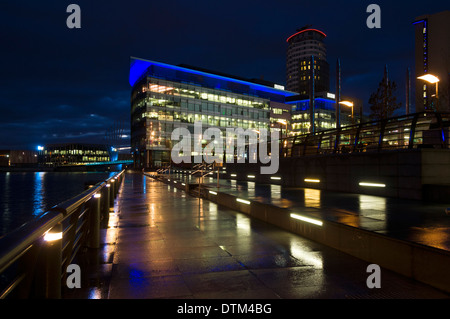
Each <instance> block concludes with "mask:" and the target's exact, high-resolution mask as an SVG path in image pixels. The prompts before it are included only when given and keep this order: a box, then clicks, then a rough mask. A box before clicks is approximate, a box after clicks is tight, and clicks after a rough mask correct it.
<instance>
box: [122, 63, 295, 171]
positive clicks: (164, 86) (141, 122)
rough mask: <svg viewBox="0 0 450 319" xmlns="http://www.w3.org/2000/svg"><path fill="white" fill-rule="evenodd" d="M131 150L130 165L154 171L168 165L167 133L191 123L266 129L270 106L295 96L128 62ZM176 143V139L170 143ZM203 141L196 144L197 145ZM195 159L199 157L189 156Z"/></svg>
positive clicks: (207, 75) (185, 70) (216, 77)
mask: <svg viewBox="0 0 450 319" xmlns="http://www.w3.org/2000/svg"><path fill="white" fill-rule="evenodd" d="M130 85H131V86H132V88H133V89H132V94H131V147H132V151H133V153H134V160H135V167H137V168H156V167H161V166H166V165H168V164H169V163H170V162H171V149H172V147H173V146H174V145H173V143H174V141H172V139H171V135H172V132H173V131H174V130H175V129H177V128H186V129H187V130H188V131H189V133H190V134H192V135H193V134H194V133H195V130H194V124H195V123H201V124H202V129H203V131H204V130H205V129H207V128H209V127H217V128H219V129H221V131H223V132H224V131H225V130H226V129H227V128H242V129H244V130H247V129H250V130H254V131H255V132H257V131H259V130H261V129H266V130H269V128H270V116H271V112H270V102H271V101H274V102H279V103H283V102H284V99H285V97H286V96H293V95H295V93H293V92H288V91H285V90H282V89H276V88H274V87H269V86H266V85H261V84H258V83H254V82H250V81H245V80H243V79H239V78H232V77H229V76H224V75H219V74H215V73H213V72H208V71H206V70H201V71H200V70H199V69H194V68H192V67H189V68H188V67H186V66H175V65H169V64H164V63H160V62H154V61H148V60H143V59H138V58H132V60H131V66H130ZM175 143H176V141H175ZM205 144H206V141H204V140H202V146H205ZM192 155H199V154H192Z"/></svg>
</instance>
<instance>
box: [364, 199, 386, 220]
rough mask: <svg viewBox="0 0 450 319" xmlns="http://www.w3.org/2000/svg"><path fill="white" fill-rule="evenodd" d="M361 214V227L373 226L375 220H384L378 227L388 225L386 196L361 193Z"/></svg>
mask: <svg viewBox="0 0 450 319" xmlns="http://www.w3.org/2000/svg"><path fill="white" fill-rule="evenodd" d="M359 214H360V217H362V218H360V226H361V227H365V228H368V227H373V226H375V225H374V223H373V222H374V220H377V221H382V225H380V224H379V223H377V225H376V227H380V226H381V227H383V228H385V227H386V222H387V218H386V198H384V197H378V196H369V195H359Z"/></svg>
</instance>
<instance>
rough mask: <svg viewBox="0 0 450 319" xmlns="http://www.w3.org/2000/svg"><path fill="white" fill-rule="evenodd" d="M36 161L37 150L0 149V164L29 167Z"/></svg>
mask: <svg viewBox="0 0 450 319" xmlns="http://www.w3.org/2000/svg"><path fill="white" fill-rule="evenodd" d="M37 163H38V152H36V151H30V150H1V151H0V166H2V167H4V166H12V167H30V166H36V165H37Z"/></svg>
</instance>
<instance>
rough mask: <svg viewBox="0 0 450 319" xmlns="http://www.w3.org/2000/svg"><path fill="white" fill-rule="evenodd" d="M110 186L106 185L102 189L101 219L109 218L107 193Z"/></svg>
mask: <svg viewBox="0 0 450 319" xmlns="http://www.w3.org/2000/svg"><path fill="white" fill-rule="evenodd" d="M110 188H111V185H110V184H109V183H107V184H106V185H105V187H104V188H103V196H102V197H103V218H108V216H109V193H110Z"/></svg>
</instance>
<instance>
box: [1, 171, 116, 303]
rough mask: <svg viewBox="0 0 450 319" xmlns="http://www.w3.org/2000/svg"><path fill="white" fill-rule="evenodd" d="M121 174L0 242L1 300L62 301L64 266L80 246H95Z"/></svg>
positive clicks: (72, 258) (99, 184)
mask: <svg viewBox="0 0 450 319" xmlns="http://www.w3.org/2000/svg"><path fill="white" fill-rule="evenodd" d="M123 173H124V171H121V172H119V173H117V174H114V175H113V176H111V177H109V178H108V179H106V180H105V181H103V182H100V183H98V184H96V185H94V186H92V187H91V188H89V189H88V190H86V191H84V192H83V193H81V194H80V195H78V196H76V197H74V198H72V199H69V200H68V201H66V202H63V203H61V204H59V205H56V206H54V207H53V208H51V209H50V210H49V211H47V212H45V213H43V214H42V215H40V216H39V217H38V218H36V219H35V220H33V221H31V222H28V223H26V224H25V225H23V226H22V227H20V228H18V229H16V230H14V231H12V232H10V233H8V234H6V235H5V236H4V237H2V238H0V299H5V298H20V299H22V298H61V293H62V290H63V289H62V288H63V285H65V284H66V279H67V272H66V269H67V267H68V266H69V265H70V264H71V263H72V261H73V260H74V258H75V257H76V256H77V254H78V253H79V252H80V249H82V248H83V247H90V248H99V247H100V228H101V221H102V219H107V218H108V217H109V210H110V207H111V206H113V205H114V199H115V197H116V195H117V193H118V190H119V186H120V184H121V182H122V180H123V176H124V174H123Z"/></svg>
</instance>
